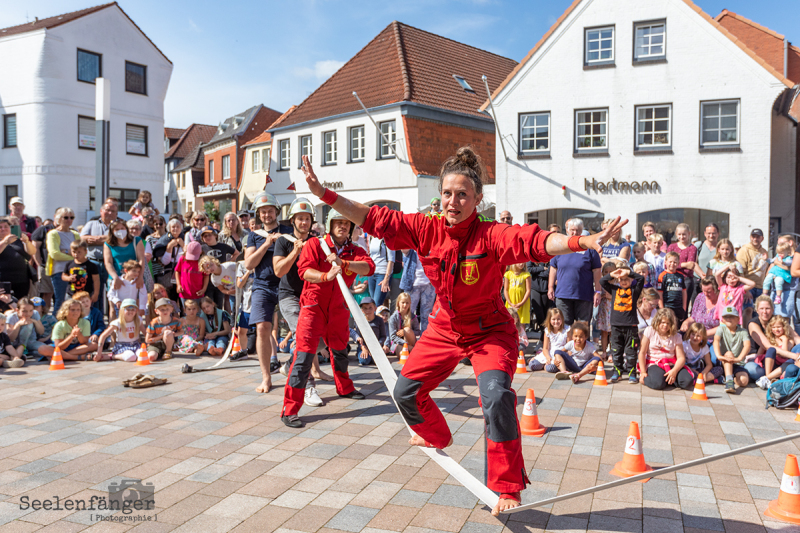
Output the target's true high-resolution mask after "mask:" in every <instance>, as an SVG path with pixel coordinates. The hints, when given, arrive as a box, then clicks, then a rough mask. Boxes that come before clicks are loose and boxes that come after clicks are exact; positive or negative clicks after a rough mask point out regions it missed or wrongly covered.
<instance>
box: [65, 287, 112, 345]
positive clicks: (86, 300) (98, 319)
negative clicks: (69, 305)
mask: <svg viewBox="0 0 800 533" xmlns="http://www.w3.org/2000/svg"><path fill="white" fill-rule="evenodd" d="M72 298H73V299H75V300H78V301H79V302H80V303H81V307H82V308H83V313H84V316H83V318H85V319H86V320H88V321H89V327H90V330H91V332H92V334H91V335H89V341H90V342H97V340H98V339H99V338H100V335H101V334H102V333H103V332H104V331H105V329H106V322H105V318H103V312H102V311H100V310H99V309H98V308H96V307H92V297H91V296H89V293H88V292H86V291H79V292H76V293H75V294H73V295H72Z"/></svg>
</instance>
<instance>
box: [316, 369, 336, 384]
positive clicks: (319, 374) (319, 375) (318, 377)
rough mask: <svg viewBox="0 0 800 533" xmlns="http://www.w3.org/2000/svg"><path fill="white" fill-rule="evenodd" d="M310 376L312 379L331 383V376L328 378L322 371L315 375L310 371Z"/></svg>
mask: <svg viewBox="0 0 800 533" xmlns="http://www.w3.org/2000/svg"><path fill="white" fill-rule="evenodd" d="M311 375H312V376H314V379H319V380H321V381H333V376H329V375H328V374H326V373H325V372H323V371H322V370H320V371H319V372H317V373H314V371H313V370H312V371H311Z"/></svg>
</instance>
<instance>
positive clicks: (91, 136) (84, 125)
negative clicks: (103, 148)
mask: <svg viewBox="0 0 800 533" xmlns="http://www.w3.org/2000/svg"><path fill="white" fill-rule="evenodd" d="M95 124H96V122H95V120H94V117H84V116H81V115H78V148H85V149H86V150H94V149H95V148H96V147H97V136H96V128H95Z"/></svg>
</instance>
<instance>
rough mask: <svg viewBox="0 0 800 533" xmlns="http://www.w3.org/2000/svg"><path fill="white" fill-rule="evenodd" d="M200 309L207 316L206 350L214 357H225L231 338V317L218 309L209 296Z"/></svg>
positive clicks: (202, 302) (201, 302)
mask: <svg viewBox="0 0 800 533" xmlns="http://www.w3.org/2000/svg"><path fill="white" fill-rule="evenodd" d="M200 308H201V309H202V310H203V313H204V314H205V317H204V319H205V326H206V334H205V336H204V339H205V341H206V349H207V350H208V353H209V354H211V355H213V356H220V355H223V354H224V353H225V350H226V349H227V348H228V342H229V341H230V338H231V337H230V335H231V315H230V314H228V312H227V311H225V310H224V309H220V308H218V307H217V306H216V305H215V304H214V300H212V299H211V298H209V297H208V296H205V297H203V299H202V300H201V301H200Z"/></svg>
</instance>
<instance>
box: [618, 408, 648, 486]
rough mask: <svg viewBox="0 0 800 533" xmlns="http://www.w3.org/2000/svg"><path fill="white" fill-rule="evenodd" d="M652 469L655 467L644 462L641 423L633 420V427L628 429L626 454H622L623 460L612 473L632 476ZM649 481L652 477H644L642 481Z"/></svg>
mask: <svg viewBox="0 0 800 533" xmlns="http://www.w3.org/2000/svg"><path fill="white" fill-rule="evenodd" d="M652 470H653V469H652V468H651V467H650V466H648V465H647V464H645V462H644V454H643V453H642V437H641V434H640V433H639V424H637V423H636V422H631V427H630V429H629V430H628V439H627V440H626V441H625V455H623V456H622V461H620V462H618V463H617V464H615V465H614V469H613V470H612V471H611V473H612V474H613V475H615V476H619V477H631V476H635V475H637V474H643V473H645V472H650V471H652ZM647 481H650V478H647V479H643V480H642V483H645V482H647Z"/></svg>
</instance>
